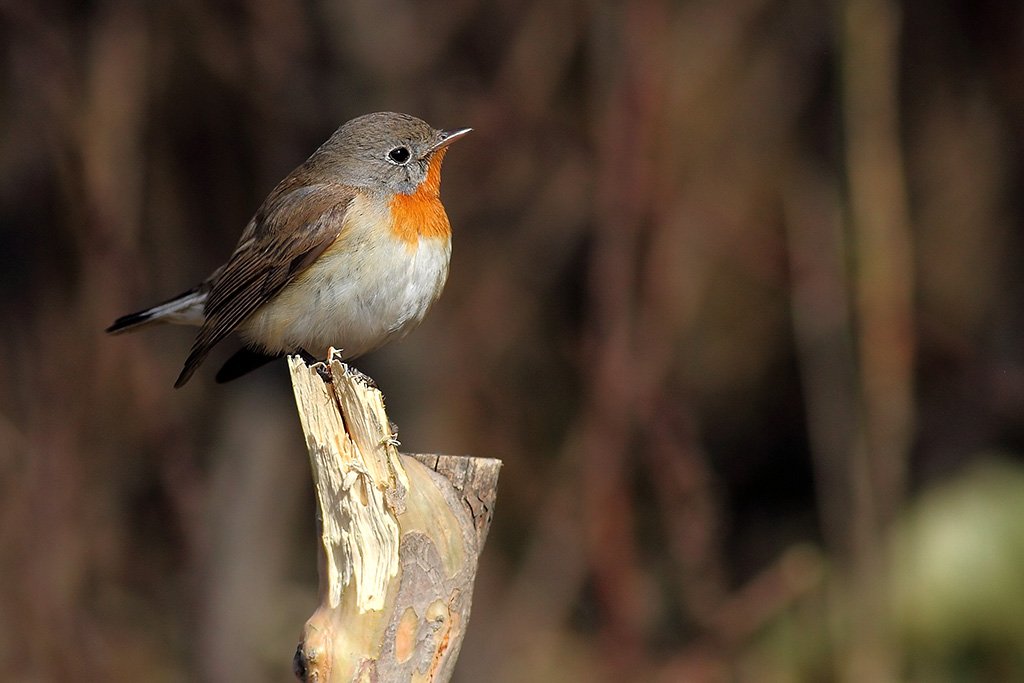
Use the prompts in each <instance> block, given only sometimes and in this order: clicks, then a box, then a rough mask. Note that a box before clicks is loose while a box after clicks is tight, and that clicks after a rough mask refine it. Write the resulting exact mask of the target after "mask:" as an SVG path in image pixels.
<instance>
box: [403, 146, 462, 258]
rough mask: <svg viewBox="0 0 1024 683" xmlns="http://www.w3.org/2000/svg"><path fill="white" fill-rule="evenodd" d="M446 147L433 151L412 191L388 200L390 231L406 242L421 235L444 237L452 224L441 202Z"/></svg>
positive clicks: (414, 240) (449, 232) (416, 239)
mask: <svg viewBox="0 0 1024 683" xmlns="http://www.w3.org/2000/svg"><path fill="white" fill-rule="evenodd" d="M446 151H447V150H446V149H443V148H442V149H439V150H437V151H436V152H434V156H433V157H431V159H430V166H429V167H428V168H427V179H426V180H424V181H423V182H422V183H420V186H419V187H417V188H416V192H415V193H413V194H396V195H395V196H394V197H393V198H392V199H391V207H390V208H391V234H393V235H395V236H396V237H398V238H399V239H401V240H402V241H404V242H406V243H407V244H415V243H416V242H417V241H419V239H420V238H421V237H448V236H449V235H450V234H451V232H452V226H451V224H450V223H449V222H448V214H446V213H445V211H444V207H443V206H442V205H441V161H442V160H443V159H444V153H445V152H446Z"/></svg>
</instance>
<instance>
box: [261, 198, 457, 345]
mask: <svg viewBox="0 0 1024 683" xmlns="http://www.w3.org/2000/svg"><path fill="white" fill-rule="evenodd" d="M441 214H442V215H443V214H444V210H443V209H441ZM411 218H413V216H412V215H398V216H396V215H395V210H394V207H393V206H391V207H383V206H380V204H378V203H376V202H370V201H355V202H353V205H352V206H351V207H350V209H349V214H348V215H347V216H346V221H345V223H346V227H345V229H344V230H343V231H342V234H341V236H339V237H338V239H337V240H335V242H334V243H333V244H332V245H331V246H330V247H329V248H328V249H327V251H325V252H324V254H323V255H322V256H320V257H319V258H318V259H317V260H316V261H315V262H313V264H311V265H310V266H309V267H308V268H307V269H306V270H304V271H303V272H302V273H300V274H299V275H297V276H296V277H295V279H294V280H292V281H291V282H290V283H288V285H286V286H285V287H284V289H282V290H281V292H280V293H279V294H278V295H277V296H275V297H274V298H273V299H272V300H271V301H269V302H268V303H267V304H265V305H264V306H263V307H261V308H260V309H258V310H257V311H256V312H255V313H254V314H253V315H252V316H251V317H250V318H249V320H247V321H246V322H245V323H244V324H243V325H242V326H241V332H242V334H243V336H245V337H246V338H247V340H249V341H250V342H253V343H255V344H257V345H259V346H261V347H263V348H264V349H265V350H267V351H271V352H279V351H284V352H293V351H295V350H297V349H300V348H301V349H305V350H306V351H309V352H310V353H312V354H314V355H316V356H317V357H324V356H325V355H326V351H327V348H328V347H330V346H333V347H335V348H339V349H342V350H343V356H344V357H345V358H354V357H356V356H358V355H361V354H363V353H366V352H368V351H372V350H374V349H376V348H378V347H380V346H382V345H383V344H385V343H387V342H388V341H391V340H393V339H398V338H401V337H403V336H405V334H407V333H408V332H409V331H410V330H412V328H414V327H415V326H416V325H418V324H419V323H420V321H422V320H423V317H424V316H425V315H426V313H427V310H428V309H429V308H430V306H431V305H432V304H433V303H434V302H435V301H436V300H437V299H438V297H439V296H440V295H441V290H442V289H443V288H444V284H445V281H446V280H447V278H448V263H449V257H450V255H451V239H450V233H449V232H445V233H443V234H433V233H428V232H426V231H419V233H418V234H416V235H410V234H408V230H407V231H406V232H401V231H396V230H395V227H394V225H395V222H396V221H401V222H402V225H404V221H406V220H408V219H411ZM424 218H431V217H430V216H424ZM431 219H432V220H438V219H437V218H436V217H433V218H431ZM443 221H444V226H445V227H446V228H447V225H448V219H447V216H444V218H443Z"/></svg>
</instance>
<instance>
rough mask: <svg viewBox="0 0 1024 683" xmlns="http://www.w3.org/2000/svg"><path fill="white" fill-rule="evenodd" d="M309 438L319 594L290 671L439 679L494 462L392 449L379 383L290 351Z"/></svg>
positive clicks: (469, 579)
mask: <svg viewBox="0 0 1024 683" xmlns="http://www.w3.org/2000/svg"><path fill="white" fill-rule="evenodd" d="M288 364H289V369H290V371H291V378H292V386H293V388H294V390H295V401H296V405H297V406H298V409H299V416H300V417H301V420H302V429H303V432H304V433H305V436H306V446H307V448H308V449H309V461H310V466H311V468H312V471H313V482H314V484H315V487H316V497H317V502H318V509H317V516H316V518H317V530H318V531H319V536H320V543H319V552H318V555H319V573H320V590H319V605H318V606H317V608H316V610H315V611H314V612H313V615H312V616H311V617H310V618H309V620H308V621H307V622H306V625H305V628H304V629H303V633H302V640H301V642H300V643H299V647H298V650H297V651H296V653H295V660H294V668H295V673H296V675H297V676H298V677H299V679H300V680H303V681H317V682H318V683H320V682H323V683H326V682H331V683H339V682H347V681H367V682H369V681H411V682H413V683H427V682H436V683H443V682H444V681H447V680H448V679H449V678H450V677H451V675H452V671H453V669H454V667H455V660H456V658H457V657H458V653H459V648H460V646H461V644H462V638H463V636H464V635H465V631H466V625H467V623H468V620H469V611H470V605H471V602H472V594H473V581H474V580H475V578H476V568H477V562H478V560H479V557H480V550H481V548H482V547H483V544H484V539H485V538H486V536H487V530H488V528H489V526H490V522H491V514H492V511H493V508H494V500H495V496H496V492H497V483H498V470H499V469H500V467H501V462H500V461H498V460H494V459H489V458H471V457H455V456H447V455H407V454H402V453H399V452H398V449H397V446H398V442H397V440H396V439H395V437H394V436H393V434H392V432H391V427H390V423H389V422H388V419H387V415H386V414H385V412H384V400H383V396H382V395H381V393H380V391H378V390H377V388H376V387H375V386H374V385H373V383H372V381H370V380H369V378H367V377H366V376H365V375H362V374H361V373H359V372H358V371H356V370H353V369H351V368H349V367H348V366H347V365H345V364H344V363H341V362H340V361H338V360H336V359H334V358H333V354H332V358H331V359H329V360H328V361H327V362H326V363H317V364H315V365H313V366H309V365H307V364H306V363H305V362H304V361H303V360H302V358H300V357H298V356H292V357H289V359H288Z"/></svg>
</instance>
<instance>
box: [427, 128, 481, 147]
mask: <svg viewBox="0 0 1024 683" xmlns="http://www.w3.org/2000/svg"><path fill="white" fill-rule="evenodd" d="M471 130H473V129H472V128H453V129H451V130H442V131H441V139H440V140H438V141H437V142H435V143H434V145H433V146H432V147H431V148H430V149H429V150H428V151H429V152H436V151H437V150H439V149H444V148H445V147H447V146H448V145H450V144H452V143H453V142H455V141H456V140H458V139H459V138H461V137H463V136H464V135H466V133H468V132H469V131H471Z"/></svg>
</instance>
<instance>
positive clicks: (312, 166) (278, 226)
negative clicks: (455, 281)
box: [106, 112, 472, 388]
mask: <svg viewBox="0 0 1024 683" xmlns="http://www.w3.org/2000/svg"><path fill="white" fill-rule="evenodd" d="M471 130H472V129H471V128H455V129H449V130H441V129H437V128H433V127H432V126H430V125H429V124H427V123H426V122H425V121H423V120H421V119H419V118H416V117H415V116H411V115H409V114H401V113H396V112H377V113H373V114H366V115H364V116H359V117H357V118H354V119H352V120H351V121H348V122H347V123H345V124H343V125H342V126H341V127H339V128H338V129H337V130H336V131H335V132H334V134H332V135H331V137H330V138H329V139H328V140H327V141H326V142H325V143H324V144H323V145H321V146H320V147H319V148H318V149H317V150H316V151H315V152H313V154H312V155H311V156H310V157H309V158H308V159H306V161H304V162H303V163H302V164H300V165H299V166H298V167H297V168H296V169H295V170H294V171H292V172H291V173H290V174H288V176H286V177H285V178H284V180H282V181H281V182H280V183H278V185H277V186H276V187H275V188H274V189H273V191H271V193H270V194H269V195H268V196H267V198H266V199H265V200H264V201H263V203H262V204H261V205H260V207H259V209H257V211H256V213H255V215H254V216H253V217H252V219H251V220H250V221H249V223H248V224H247V225H246V227H245V229H244V231H243V232H242V236H241V238H240V239H239V241H238V245H237V246H236V247H235V250H234V252H233V253H232V254H231V256H230V257H229V258H228V260H227V263H225V264H224V265H222V266H221V267H219V268H217V269H216V270H215V271H214V272H213V274H211V275H210V277H208V278H207V279H205V280H204V281H202V282H201V283H199V284H198V285H196V286H195V287H193V288H192V289H190V290H188V291H187V292H184V293H182V294H179V295H178V296H176V297H174V298H173V299H170V300H168V301H165V302H163V303H160V304H157V305H155V306H152V307H150V308H147V309H145V310H142V311H139V312H137V313H131V314H128V315H125V316H121V317H120V318H118V319H117V320H115V321H114V323H113V324H111V325H110V327H108V328H107V330H106V331H107V332H108V333H110V334H121V333H124V332H128V331H134V330H138V329H140V328H143V327H147V326H150V325H154V324H157V323H175V324H184V325H197V326H199V332H198V334H197V335H196V338H195V341H194V342H193V343H192V347H191V349H190V351H189V355H188V357H187V359H186V360H185V363H184V366H183V367H182V370H181V373H180V374H179V375H178V379H177V381H175V383H174V386H175V387H176V388H178V387H182V386H184V385H185V383H186V382H188V381H189V379H190V378H191V377H192V376H193V374H194V373H195V371H196V369H197V368H198V367H199V365H200V364H201V363H202V362H203V361H204V360H205V359H206V357H207V355H208V354H209V353H210V350H211V349H212V348H213V347H214V346H215V345H216V344H217V343H219V342H220V341H222V340H223V339H224V338H225V337H227V336H228V335H229V334H231V333H232V332H236V333H237V334H238V335H239V336H240V337H241V339H242V341H243V343H244V347H243V348H242V349H241V350H240V351H238V352H237V353H236V354H235V355H234V356H232V357H231V358H230V359H229V360H228V361H227V362H226V363H225V364H224V366H223V367H222V368H221V370H220V372H218V373H217V376H216V379H217V381H218V382H226V381H230V380H232V379H235V378H237V377H239V376H241V375H243V374H245V373H247V372H249V371H250V370H253V369H255V368H256V367H259V366H260V365H263V364H264V363H266V362H269V361H271V360H273V359H275V358H279V357H281V356H283V355H285V354H292V353H302V354H304V355H306V356H307V357H309V356H312V357H314V358H326V356H327V353H328V349H329V348H331V347H334V348H335V349H336V354H335V357H336V358H339V357H340V359H342V360H350V359H352V358H356V357H358V356H361V355H363V354H365V353H368V352H370V351H373V350H376V349H378V348H380V347H381V346H383V345H384V344H386V343H388V342H390V341H393V340H397V339H400V338H402V337H404V336H405V335H406V334H408V333H409V332H410V331H411V330H412V329H413V328H415V327H416V326H417V325H418V324H419V323H420V322H421V321H422V320H423V318H424V316H425V315H426V314H427V311H428V310H429V309H430V307H431V306H432V305H433V304H434V302H436V301H437V299H438V298H439V297H440V295H441V291H442V290H443V288H444V285H445V282H446V280H447V279H448V268H449V261H450V258H451V224H450V222H449V220H448V215H447V213H446V212H445V209H444V206H443V205H442V204H441V198H440V183H441V163H442V161H443V160H444V157H445V153H446V152H447V150H448V146H449V145H450V144H451V143H453V142H455V141H456V140H459V139H461V138H463V137H464V136H465V135H466V134H467V133H469V132H470V131H471Z"/></svg>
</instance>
